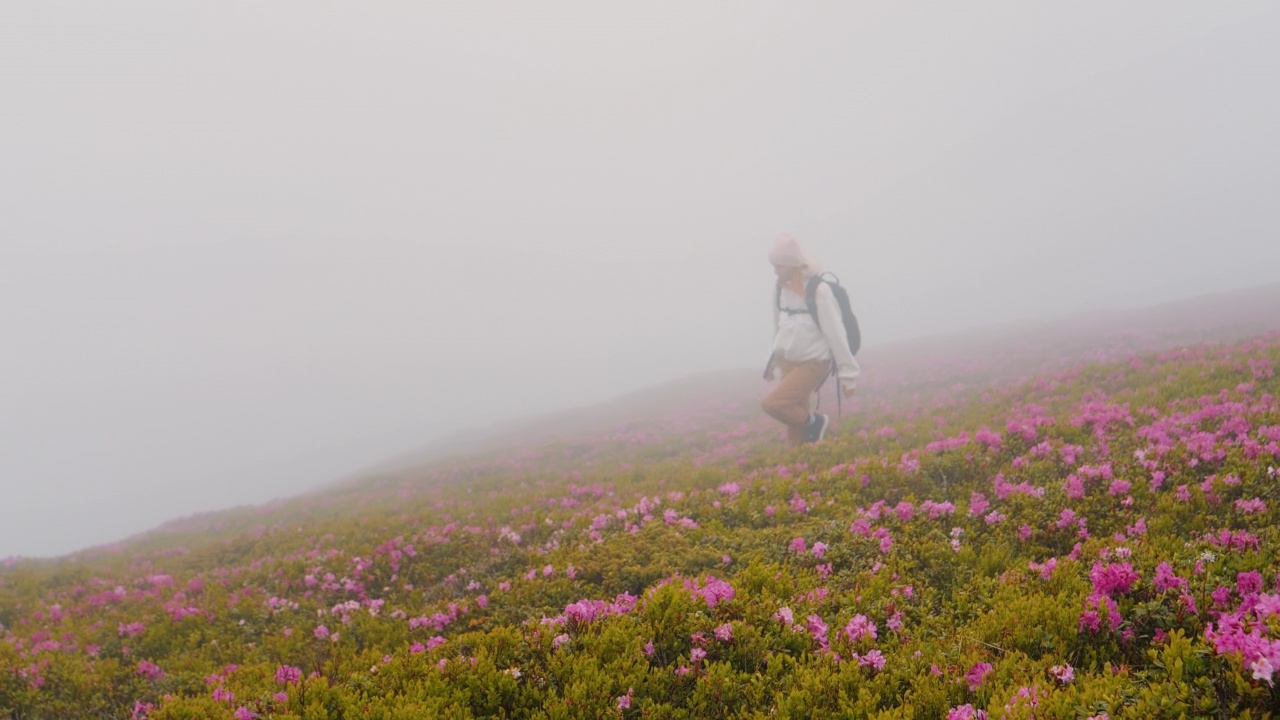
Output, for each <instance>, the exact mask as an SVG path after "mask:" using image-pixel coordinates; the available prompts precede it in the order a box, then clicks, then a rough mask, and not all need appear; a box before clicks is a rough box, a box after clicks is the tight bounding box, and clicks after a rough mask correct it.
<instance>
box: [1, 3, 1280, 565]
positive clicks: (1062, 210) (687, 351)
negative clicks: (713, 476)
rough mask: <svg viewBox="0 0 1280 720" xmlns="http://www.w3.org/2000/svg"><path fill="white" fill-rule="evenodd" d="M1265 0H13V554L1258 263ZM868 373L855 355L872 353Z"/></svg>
mask: <svg viewBox="0 0 1280 720" xmlns="http://www.w3.org/2000/svg"><path fill="white" fill-rule="evenodd" d="M1278 27H1280V5H1277V4H1275V3H1272V2H1262V1H1259V2H1232V3H1204V2H1168V1H1161V2H1127V3H1114V2H1073V3H1055V4H1049V3H1019V2H1001V3H949V2H932V3H919V2H913V3H823V4H817V3H783V2H767V3H766V2H743V1H734V2H718V3H712V2H699V3H689V2H644V3H625V4H624V3H602V2H587V1H582V2H560V1H557V2H545V3H518V2H509V3H489V2H484V3H481V2H477V3H446V2H428V3H422V2H412V3H411V2H390V1H384V2H371V3H355V2H315V1H314V0H310V1H308V2H295V1H288V0H276V1H274V2H270V3H264V2H239V1H228V0H224V1H222V2H217V3H192V2H174V1H173V0H165V1H164V2H159V1H155V2H149V1H142V0H136V1H126V0H119V1H117V2H87V1H83V0H81V1H78V2H64V1H59V0H40V2H9V3H4V4H3V5H0V343H3V345H2V346H0V490H2V493H0V557H3V556H6V555H11V554H22V555H34V556H42V555H55V554H61V553H66V552H70V551H73V550H76V549H79V548H83V547H86V546H90V545H94V544H99V543H105V542H110V541H114V540H117V539H120V538H122V537H125V536H127V535H129V534H132V533H136V532H139V531H142V530H145V529H147V528H149V527H152V526H154V525H156V524H158V523H160V522H162V521H165V520H167V519H171V518H173V517H176V516H180V515H185V514H189V513H192V512H198V511H205V510H214V509H219V508H225V507H230V506H234V505H238V504H244V503H256V502H262V501H265V500H268V499H270V498H272V497H276V496H283V495H288V494H292V493H297V492H300V491H303V490H305V489H308V488H311V487H315V486H317V485H319V484H322V483H325V482H329V481H332V480H334V479H337V478H340V477H343V476H346V475H349V474H351V473H355V472H358V471H360V470H361V469H362V468H366V467H369V466H371V465H374V464H376V463H378V462H379V461H381V460H383V459H385V458H387V457H390V456H393V455H396V454H399V453H402V452H404V451H406V450H409V449H412V448H414V447H418V446H421V445H422V444H424V443H426V442H428V441H429V440H431V439H432V438H435V437H438V436H441V435H445V434H449V433H453V432H455V431H457V430H459V429H465V428H471V427H482V426H485V425H486V424H489V423H493V422H498V421H502V420H506V419H509V418H513V417H524V416H530V415H535V414H538V413H543V412H551V411H555V410H558V409H563V408H569V407H574V406H580V405H583V404H589V403H595V402H600V401H603V400H606V399H608V398H610V397H614V396H616V395H618V394H621V393H624V392H627V391H631V390H634V389H636V388H640V387H645V386H648V385H652V384H655V383H659V382H663V381H666V380H671V379H675V378H680V377H684V376H687V375H689V374H692V373H696V372H702V371H708V370H715V369H721V368H736V367H745V366H751V367H754V366H757V365H759V364H760V363H761V362H762V361H763V360H764V357H765V355H766V354H767V352H768V348H769V343H770V336H769V320H770V315H769V309H768V303H769V301H770V300H771V296H770V290H769V288H770V286H771V283H772V271H771V269H770V267H769V265H768V263H767V261H766V259H765V253H766V251H767V249H768V246H769V243H770V242H771V241H772V239H773V237H774V236H775V235H776V234H777V233H779V232H788V233H791V234H793V235H794V236H796V237H797V238H799V240H800V241H801V243H802V244H803V245H804V246H805V248H806V249H807V251H808V252H809V253H810V254H811V255H812V256H814V257H815V258H816V259H817V260H818V261H819V262H821V263H822V264H823V265H825V266H826V267H827V268H828V269H830V270H832V271H834V272H836V273H837V274H838V275H839V276H840V277H841V279H842V280H843V281H844V283H845V284H846V285H847V286H849V287H850V289H851V292H852V296H853V298H854V303H855V306H856V308H857V310H858V313H859V317H860V320H861V324H862V327H863V333H864V337H865V338H866V342H868V343H869V344H871V345H875V344H878V343H885V342H890V341H893V340H898V339H904V338H911V337H918V336H923V335H929V334H933V333H939V332H954V331H957V330H962V329H964V328H969V327H975V326H982V325H987V324H991V323H1000V322H1008V321H1014V320H1025V319H1028V318H1036V317H1051V316H1061V315H1065V314H1070V313H1075V312H1080V311H1085V310H1093V309H1098V308H1108V307H1133V306H1138V305H1144V304H1152V303H1159V302H1163V301H1166V300H1171V299H1176V298H1184V297H1189V296H1193V295H1196V294H1199V293H1207V292H1215V291H1222V290H1229V289H1233V288H1240V287H1247V286H1251V285H1257V284H1261V283H1265V282H1270V281H1274V280H1275V279H1276V268H1277V267H1278V266H1280V242H1278V237H1280V233H1278V231H1280V218H1277V211H1276V207H1277V205H1276V198H1277V197H1280V179H1278V177H1277V173H1278V172H1280V171H1278V170H1277V168H1280V143H1277V140H1276V128H1277V127H1280V93H1277V92H1276V87H1277V86H1280V49H1278V46H1277V45H1276V43H1275V31H1276V28H1278ZM865 381H866V382H874V378H870V377H868V378H866V379H865Z"/></svg>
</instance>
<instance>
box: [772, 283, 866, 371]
mask: <svg viewBox="0 0 1280 720" xmlns="http://www.w3.org/2000/svg"><path fill="white" fill-rule="evenodd" d="M777 292H778V290H777V288H776V287H775V288H773V289H772V292H770V293H769V301H770V304H771V305H773V328H774V335H773V353H774V357H779V358H782V359H784V360H789V361H791V362H808V361H810V360H825V361H830V360H833V359H834V360H835V363H836V377H837V378H839V380H840V388H841V389H842V390H852V389H853V388H854V387H855V381H856V380H857V378H858V375H860V374H861V372H862V370H861V369H860V368H859V367H858V361H857V360H856V359H854V357H853V353H852V352H850V351H849V337H848V335H846V334H845V329H844V319H843V318H842V317H841V314H840V305H839V303H837V302H836V296H835V293H833V292H831V287H830V286H829V285H827V283H825V282H822V283H818V288H817V291H816V292H815V293H814V305H815V306H816V309H817V311H818V322H814V318H813V316H812V315H810V314H809V311H808V310H809V309H808V307H807V306H806V305H805V302H804V295H802V294H798V293H796V292H794V291H792V290H791V289H790V288H782V294H781V297H778V296H777ZM775 297H778V301H779V303H780V304H781V306H782V311H779V309H778V303H774V302H773V301H774V298H775ZM787 310H790V311H792V312H786V311H787Z"/></svg>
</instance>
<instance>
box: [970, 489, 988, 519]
mask: <svg viewBox="0 0 1280 720" xmlns="http://www.w3.org/2000/svg"><path fill="white" fill-rule="evenodd" d="M990 506H991V503H990V502H987V496H986V495H983V494H982V493H980V492H974V493H970V494H969V515H971V516H973V517H979V516H981V515H982V514H983V513H985V512H986V511H987V508H988V507H990Z"/></svg>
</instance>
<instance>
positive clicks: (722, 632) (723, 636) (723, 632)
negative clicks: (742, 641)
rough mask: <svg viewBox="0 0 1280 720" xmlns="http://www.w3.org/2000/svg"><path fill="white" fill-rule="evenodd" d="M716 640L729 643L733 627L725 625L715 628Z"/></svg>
mask: <svg viewBox="0 0 1280 720" xmlns="http://www.w3.org/2000/svg"><path fill="white" fill-rule="evenodd" d="M715 632H716V639H717V640H720V641H721V642H729V641H730V640H732V639H733V625H730V624H729V623H725V624H723V625H721V626H720V627H718V628H716V631H715Z"/></svg>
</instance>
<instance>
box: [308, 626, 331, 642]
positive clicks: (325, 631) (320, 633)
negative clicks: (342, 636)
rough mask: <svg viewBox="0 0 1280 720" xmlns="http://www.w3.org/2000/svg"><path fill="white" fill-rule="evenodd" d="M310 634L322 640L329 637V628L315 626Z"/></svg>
mask: <svg viewBox="0 0 1280 720" xmlns="http://www.w3.org/2000/svg"><path fill="white" fill-rule="evenodd" d="M312 634H313V635H315V636H316V637H318V638H320V639H322V640H323V639H324V638H327V637H329V628H327V627H325V626H323V625H317V626H316V629H315V630H314V631H313V632H312Z"/></svg>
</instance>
